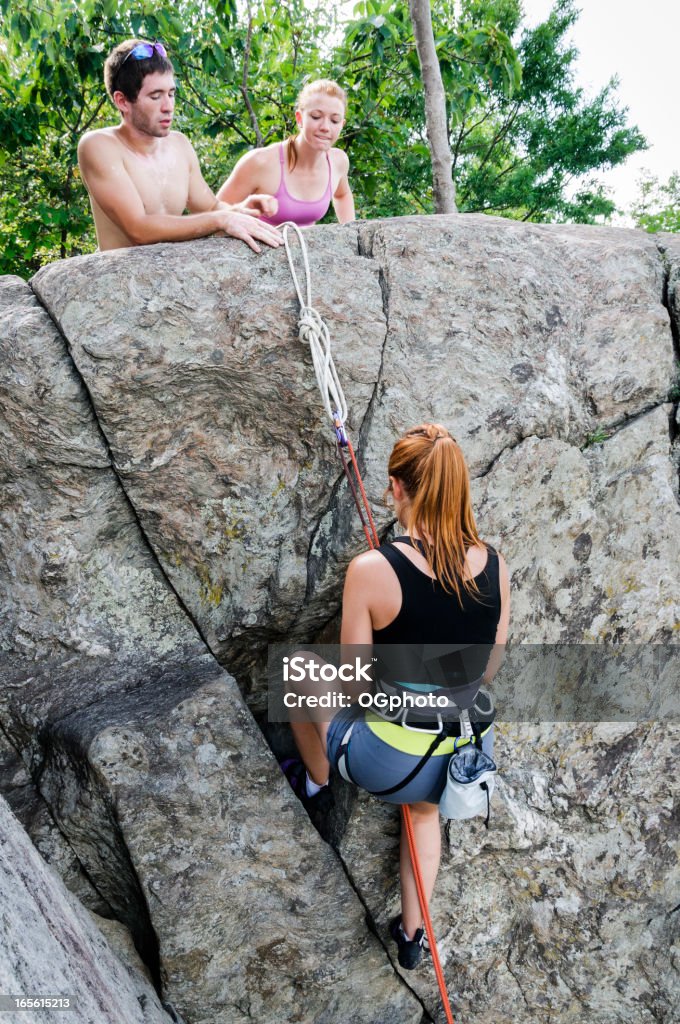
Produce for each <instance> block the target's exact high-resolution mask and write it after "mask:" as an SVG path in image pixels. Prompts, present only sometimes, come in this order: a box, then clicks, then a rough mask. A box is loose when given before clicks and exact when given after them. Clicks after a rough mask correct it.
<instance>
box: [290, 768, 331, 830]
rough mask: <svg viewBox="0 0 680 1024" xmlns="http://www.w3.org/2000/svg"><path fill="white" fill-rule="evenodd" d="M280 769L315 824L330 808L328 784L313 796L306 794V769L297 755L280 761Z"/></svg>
mask: <svg viewBox="0 0 680 1024" xmlns="http://www.w3.org/2000/svg"><path fill="white" fill-rule="evenodd" d="M281 771H282V772H283V774H284V775H285V776H286V778H287V779H288V784H289V786H290V788H291V789H292V790H293V792H294V793H295V795H296V797H297V798H298V800H299V801H300V803H301V804H302V806H303V807H304V808H305V809H306V811H307V813H308V814H309V816H310V818H311V819H312V821H313V822H314V824H317V822H318V820H323V818H324V817H325V815H326V814H328V813H329V811H330V810H331V809H332V807H333V804H334V800H333V794H332V793H331V791H330V788H329V787H328V786H322V787H321V789H320V790H319V792H318V793H315V794H314V796H307V785H306V782H307V769H306V768H305V766H304V764H303V763H302V761H300V760H299V759H298V758H297V757H289V758H288V759H287V760H285V761H282V762H281Z"/></svg>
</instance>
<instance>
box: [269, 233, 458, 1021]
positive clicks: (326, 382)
mask: <svg viewBox="0 0 680 1024" xmlns="http://www.w3.org/2000/svg"><path fill="white" fill-rule="evenodd" d="M281 227H282V233H283V241H284V245H285V247H286V256H287V257H288V265H289V267H290V272H291V276H292V278H293V284H294V286H295V291H296V293H297V297H298V301H299V303H300V315H299V318H298V330H299V337H300V340H301V341H302V342H304V343H305V344H308V345H309V348H310V351H311V353H312V362H313V365H314V372H315V374H316V380H317V383H318V385H319V391H320V392H321V399H322V401H323V405H324V409H325V410H326V414H327V415H328V417H329V419H330V420H331V423H332V424H333V429H334V431H335V437H336V441H337V447H338V453H339V456H340V460H341V462H342V468H343V472H344V474H345V476H346V478H347V482H348V484H349V488H350V491H351V493H352V497H353V498H354V502H355V504H356V507H357V511H358V513H359V518H360V520H361V525H362V527H363V530H364V534H365V536H366V541H367V543H368V546H369V547H370V548H377V547H380V540H379V539H378V531H377V530H376V528H375V522H374V520H373V513H372V512H371V508H370V505H369V503H368V498H367V497H366V491H365V489H364V484H363V480H362V479H361V473H360V472H359V466H358V463H357V459H356V454H355V452H354V448H353V446H352V442H351V440H350V438H349V434H348V432H347V427H346V420H347V403H346V401H345V395H344V392H343V390H342V385H341V383H340V378H339V376H338V372H337V370H336V368H335V363H334V362H333V354H332V352H331V338H330V332H329V330H328V326H327V325H326V323H325V322H324V320H323V319H322V317H321V315H320V314H319V312H318V311H317V310H316V309H314V307H313V306H312V288H311V279H310V271H309V258H308V255H307V243H306V242H305V239H304V236H303V234H302V232H301V231H300V229H299V227H298V226H297V224H294V223H293V222H292V221H289V222H286V223H285V224H283V225H281ZM290 231H293V232H294V233H295V234H296V235H297V239H298V242H299V244H300V251H301V253H302V261H303V266H304V272H305V294H304V296H303V294H302V291H301V289H300V283H299V280H298V276H297V273H296V270H295V263H294V260H293V254H292V252H291V248H290V243H289V239H288V235H289V232H290ZM350 468H351V469H352V471H353V473H354V479H352V475H351V473H350ZM401 814H402V818H403V822H404V828H405V830H406V836H407V838H408V847H409V853H410V856H411V865H412V867H413V877H414V879H415V883H416V889H417V892H418V900H419V902H420V909H421V911H422V915H423V921H424V923H425V933H426V935H427V941H428V943H429V945H430V953H431V955H432V962H433V964H434V972H435V975H436V978H437V984H438V985H439V993H440V995H441V1000H442V1005H443V1007H444V1013H445V1014H446V1020H447V1024H454V1020H453V1014H452V1012H451V1005H450V1003H449V997H448V993H447V991H446V981H445V980H444V972H443V971H442V966H441V961H440V959H439V951H438V949H437V942H436V939H435V936H434V930H433V928H432V919H431V917H430V909H429V907H428V903H427V896H426V894H425V886H424V884H423V878H422V874H421V871H420V861H419V859H418V850H417V848H416V841H415V835H414V832H413V821H412V820H411V811H410V808H409V806H408V804H402V805H401Z"/></svg>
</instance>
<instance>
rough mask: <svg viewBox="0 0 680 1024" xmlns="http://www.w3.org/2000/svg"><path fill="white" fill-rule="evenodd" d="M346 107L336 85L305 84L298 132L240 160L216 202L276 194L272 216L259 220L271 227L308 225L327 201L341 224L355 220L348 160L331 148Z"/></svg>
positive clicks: (297, 113)
mask: <svg viewBox="0 0 680 1024" xmlns="http://www.w3.org/2000/svg"><path fill="white" fill-rule="evenodd" d="M346 109H347V97H346V95H345V92H344V90H343V89H341V88H340V86H339V85H338V84H337V82H332V81H330V79H326V78H321V79H318V80H317V81H315V82H309V83H308V84H307V85H306V86H305V87H304V89H303V90H302V92H301V93H300V95H299V96H298V98H297V103H296V109H295V120H296V121H297V125H298V134H297V135H295V136H292V137H291V138H289V139H287V140H286V142H275V143H273V144H272V145H271V146H265V147H264V148H262V149H253V150H251V152H250V153H246V154H245V156H242V157H241V159H240V160H239V162H238V163H237V164H236V167H235V168H234V170H233V171H232V172H231V174H230V175H229V177H228V178H227V180H226V181H225V183H224V185H223V186H222V188H221V189H220V191H219V192H218V193H217V198H218V199H220V200H221V201H222V202H225V203H240V202H241V200H243V199H246V198H247V197H248V196H250V195H270V196H274V198H275V199H276V201H277V203H278V210H277V212H276V214H275V215H274V216H271V217H264V216H263V217H262V218H261V220H264V221H266V222H267V223H269V224H274V225H277V224H283V223H284V221H287V220H292V221H294V222H295V223H296V224H298V225H299V226H300V227H309V226H310V225H312V224H315V223H316V221H318V220H321V218H322V217H324V216H325V215H326V213H327V211H328V207H329V206H330V205H331V202H332V203H333V207H334V209H335V213H336V216H337V218H338V220H339V221H340V223H341V224H346V223H347V222H348V221H351V220H354V197H353V196H352V192H351V190H350V187H349V182H348V180H347V174H348V171H349V159H348V157H347V154H346V153H344V152H343V151H342V150H341V149H334V148H333V147H334V146H335V143H336V142H337V141H338V136H339V135H340V132H341V131H342V126H343V125H344V123H345V112H346Z"/></svg>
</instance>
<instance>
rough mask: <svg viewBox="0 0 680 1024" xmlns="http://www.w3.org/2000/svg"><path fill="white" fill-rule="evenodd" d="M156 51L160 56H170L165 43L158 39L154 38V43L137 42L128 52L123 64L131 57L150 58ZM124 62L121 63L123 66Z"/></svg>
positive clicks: (134, 58)
mask: <svg viewBox="0 0 680 1024" xmlns="http://www.w3.org/2000/svg"><path fill="white" fill-rule="evenodd" d="M154 53H157V54H158V56H159V57H167V56H168V51H167V50H166V49H165V47H164V46H163V44H162V43H159V42H156V40H154V41H153V43H137V45H136V46H133V47H132V49H131V50H130V52H129V53H128V54H126V56H125V60H124V61H123V64H124V63H125V61H126V60H129V59H130V57H132V59H133V60H149V58H150V57H153V55H154ZM123 64H121V68H122V66H123Z"/></svg>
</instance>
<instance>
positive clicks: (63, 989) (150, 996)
mask: <svg viewBox="0 0 680 1024" xmlns="http://www.w3.org/2000/svg"><path fill="white" fill-rule="evenodd" d="M0 884H1V886H2V952H3V955H2V957H1V958H0V990H1V991H2V994H3V997H4V996H6V995H25V996H40V995H44V996H51V997H55V998H59V997H61V998H66V999H69V1000H70V1004H68V1005H70V1009H69V1010H66V1009H55V1010H52V1009H44V1008H41V1009H39V1010H35V1011H30V1010H25V1011H22V1014H21V1016H22V1018H23V1019H25V1020H45V1021H50V1022H52V1021H59V1020H64V1019H68V1018H69V1017H70V1018H71V1019H72V1020H81V1021H90V1020H91V1021H95V1020H96V1021H97V1022H98V1024H170V1021H171V1017H170V1016H169V1015H168V1014H167V1013H166V1012H165V1011H164V1010H163V1007H162V1006H161V1004H160V1002H159V1001H158V997H157V996H156V993H155V992H154V990H153V987H152V985H151V983H150V981H149V979H148V978H146V977H145V975H144V973H143V971H142V970H140V969H139V968H137V967H135V965H134V964H127V965H126V964H124V963H121V961H120V960H119V959H118V957H117V956H116V954H115V951H114V950H113V949H112V948H111V946H110V945H109V943H108V942H107V940H106V939H105V938H104V936H103V935H102V933H101V932H100V931H99V930H98V929H97V927H96V925H95V924H94V922H93V920H92V919H91V918H90V917H89V915H88V914H87V912H86V911H85V910H84V909H83V907H81V905H80V904H79V903H78V900H77V899H76V898H75V897H74V896H72V895H71V894H70V893H69V892H68V890H67V889H66V888H65V887H64V885H63V883H62V882H61V880H60V879H59V878H57V877H56V876H55V875H54V874H53V873H52V872H51V871H50V869H49V868H48V867H47V865H46V864H45V862H44V861H43V860H42V858H41V857H40V855H39V853H38V851H37V850H36V849H35V848H34V847H33V846H32V844H31V842H30V840H29V838H28V836H27V835H26V833H25V832H24V831H23V829H22V828H21V825H20V824H19V822H18V821H17V819H16V818H15V817H14V815H13V814H12V812H11V811H10V809H9V807H8V806H7V804H6V802H5V801H4V800H3V799H2V798H1V797H0ZM55 1005H56V1004H55ZM2 1008H3V1010H7V1009H8V1007H7V1006H5V1005H3V1007H2ZM74 1015H75V1016H74ZM12 1016H14V1015H12ZM15 1019H16V1018H15Z"/></svg>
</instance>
